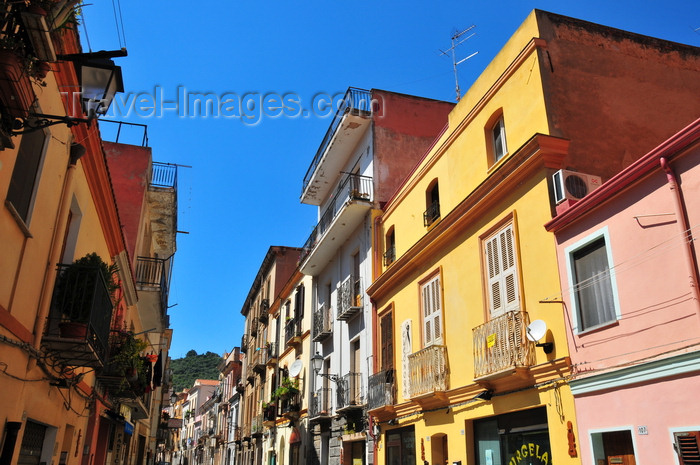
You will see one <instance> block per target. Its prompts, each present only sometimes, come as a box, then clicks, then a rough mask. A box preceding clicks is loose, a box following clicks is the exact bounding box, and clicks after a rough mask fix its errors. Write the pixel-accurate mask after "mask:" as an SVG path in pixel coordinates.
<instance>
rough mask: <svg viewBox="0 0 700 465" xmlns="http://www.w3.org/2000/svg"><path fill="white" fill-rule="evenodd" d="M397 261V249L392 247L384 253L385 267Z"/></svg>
mask: <svg viewBox="0 0 700 465" xmlns="http://www.w3.org/2000/svg"><path fill="white" fill-rule="evenodd" d="M395 260H396V247H391V248H389V249H387V251H386V252H384V266H389V265H391V264H392V263H394V261H395Z"/></svg>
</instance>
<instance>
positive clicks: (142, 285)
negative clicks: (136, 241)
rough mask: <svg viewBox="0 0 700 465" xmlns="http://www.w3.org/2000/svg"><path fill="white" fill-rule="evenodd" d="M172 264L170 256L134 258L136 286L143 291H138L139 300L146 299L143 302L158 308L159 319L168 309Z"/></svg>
mask: <svg viewBox="0 0 700 465" xmlns="http://www.w3.org/2000/svg"><path fill="white" fill-rule="evenodd" d="M172 266H173V263H172V256H171V257H170V258H157V257H155V258H154V257H137V258H136V270H135V271H136V286H137V288H138V290H139V291H144V292H141V293H139V301H140V302H141V301H144V300H146V301H147V302H144V303H145V304H147V305H148V304H150V305H152V307H151V308H158V309H159V311H160V315H159V316H160V318H161V319H163V318H164V317H165V314H166V312H167V310H168V293H169V292H170V277H171V274H172ZM158 326H160V325H158ZM149 327H150V326H149Z"/></svg>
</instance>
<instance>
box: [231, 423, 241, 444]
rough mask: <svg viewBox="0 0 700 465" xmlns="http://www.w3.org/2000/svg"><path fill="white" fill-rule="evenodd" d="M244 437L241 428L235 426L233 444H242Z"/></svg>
mask: <svg viewBox="0 0 700 465" xmlns="http://www.w3.org/2000/svg"><path fill="white" fill-rule="evenodd" d="M242 436H243V432H242V431H241V427H240V426H234V427H233V442H235V443H236V444H240V443H241V439H242Z"/></svg>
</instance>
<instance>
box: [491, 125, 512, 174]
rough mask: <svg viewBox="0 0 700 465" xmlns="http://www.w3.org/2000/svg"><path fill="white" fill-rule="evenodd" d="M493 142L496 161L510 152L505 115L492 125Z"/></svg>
mask: <svg viewBox="0 0 700 465" xmlns="http://www.w3.org/2000/svg"><path fill="white" fill-rule="evenodd" d="M491 143H492V144H493V162H494V163H496V162H497V161H498V160H500V159H501V158H503V157H504V156H505V155H506V154H507V153H508V147H507V146H506V126H505V124H504V123H503V115H501V117H500V118H498V120H497V121H496V122H495V123H494V125H493V126H491Z"/></svg>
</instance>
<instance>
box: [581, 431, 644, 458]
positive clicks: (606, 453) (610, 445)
mask: <svg viewBox="0 0 700 465" xmlns="http://www.w3.org/2000/svg"><path fill="white" fill-rule="evenodd" d="M591 443H592V445H593V460H594V463H600V462H602V463H622V464H628V463H629V464H633V463H636V457H635V454H634V440H633V439H632V431H630V430H627V429H623V430H618V431H605V432H595V433H592V434H591Z"/></svg>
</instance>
